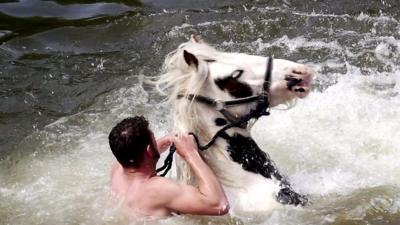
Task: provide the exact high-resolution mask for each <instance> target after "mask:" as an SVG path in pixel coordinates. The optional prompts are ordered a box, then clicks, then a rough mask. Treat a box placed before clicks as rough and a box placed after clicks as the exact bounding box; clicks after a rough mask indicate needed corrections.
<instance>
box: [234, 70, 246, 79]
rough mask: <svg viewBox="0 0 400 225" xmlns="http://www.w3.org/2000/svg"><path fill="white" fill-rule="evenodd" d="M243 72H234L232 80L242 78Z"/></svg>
mask: <svg viewBox="0 0 400 225" xmlns="http://www.w3.org/2000/svg"><path fill="white" fill-rule="evenodd" d="M243 72H244V71H243V70H235V71H233V72H232V74H231V77H232V78H233V79H238V78H239V77H240V76H242V73H243Z"/></svg>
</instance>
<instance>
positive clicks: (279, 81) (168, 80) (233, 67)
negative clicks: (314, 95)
mask: <svg viewBox="0 0 400 225" xmlns="http://www.w3.org/2000/svg"><path fill="white" fill-rule="evenodd" d="M164 70H165V72H166V73H165V74H164V75H162V76H161V79H160V81H159V84H161V85H162V86H163V87H164V88H166V89H170V90H172V92H170V93H169V94H170V97H171V99H172V100H176V99H177V97H178V96H188V95H198V96H204V97H207V98H209V99H213V100H220V101H231V100H236V99H242V98H247V97H250V96H257V95H260V94H262V92H263V83H264V81H265V74H266V70H267V58H265V57H260V56H252V55H246V54H240V53H226V52H220V51H217V50H216V49H214V48H212V47H210V46H209V45H207V44H205V43H204V42H202V41H201V40H199V39H198V38H194V37H192V39H191V41H189V42H187V43H184V44H182V45H181V46H180V47H179V48H178V49H177V50H175V51H174V52H172V53H170V54H169V55H168V56H167V59H166V61H165V64H164ZM311 79H312V72H311V70H310V69H309V68H308V67H306V66H304V65H301V64H297V63H294V62H291V61H287V60H280V59H275V60H274V63H273V69H272V83H271V89H270V96H269V98H270V99H269V100H270V102H271V106H276V105H278V104H281V103H285V102H288V101H290V100H292V99H295V98H296V97H300V98H302V97H305V96H306V95H307V94H308V93H309V90H310V82H311ZM179 101H180V102H181V104H179V105H182V104H184V105H185V106H179V107H182V108H185V109H184V110H185V111H187V110H188V108H189V107H188V106H190V104H192V105H193V103H191V101H188V100H187V99H179ZM200 105H201V104H200ZM254 106H255V102H250V101H249V102H246V103H245V104H241V105H236V106H234V107H230V108H229V109H228V110H229V113H230V114H232V115H235V116H236V115H237V116H242V115H244V114H246V113H248V112H249V110H250V109H251V108H252V107H254ZM200 107H201V109H202V110H203V111H207V113H208V114H210V113H212V112H213V111H214V112H216V111H215V109H212V108H210V107H208V106H206V105H204V104H203V105H201V106H200ZM208 108H209V109H208ZM216 113H218V112H216ZM192 116H194V115H192Z"/></svg>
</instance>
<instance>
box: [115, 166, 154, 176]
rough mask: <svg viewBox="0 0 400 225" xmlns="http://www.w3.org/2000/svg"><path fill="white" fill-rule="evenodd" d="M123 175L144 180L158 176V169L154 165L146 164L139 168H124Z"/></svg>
mask: <svg viewBox="0 0 400 225" xmlns="http://www.w3.org/2000/svg"><path fill="white" fill-rule="evenodd" d="M123 173H124V175H125V176H126V177H127V178H139V177H140V178H144V179H148V178H150V177H153V176H156V168H155V166H154V165H149V164H144V165H143V166H140V167H137V168H123Z"/></svg>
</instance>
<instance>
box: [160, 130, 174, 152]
mask: <svg viewBox="0 0 400 225" xmlns="http://www.w3.org/2000/svg"><path fill="white" fill-rule="evenodd" d="M174 138H175V137H174V136H173V135H170V134H168V135H166V136H164V137H162V138H160V139H158V140H157V149H158V152H159V153H160V154H161V153H163V152H164V151H165V150H167V149H168V147H170V146H171V145H172V143H173V142H174Z"/></svg>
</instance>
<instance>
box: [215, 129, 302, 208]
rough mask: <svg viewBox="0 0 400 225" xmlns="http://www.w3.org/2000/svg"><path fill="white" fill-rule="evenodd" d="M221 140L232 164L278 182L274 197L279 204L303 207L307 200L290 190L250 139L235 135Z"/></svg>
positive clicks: (268, 158)
mask: <svg viewBox="0 0 400 225" xmlns="http://www.w3.org/2000/svg"><path fill="white" fill-rule="evenodd" d="M223 138H224V139H226V141H227V142H228V149H227V150H228V152H229V154H230V157H231V158H232V160H233V161H234V162H237V163H239V164H240V165H242V168H243V169H244V170H246V171H249V172H253V173H257V174H260V175H262V176H263V177H265V178H268V179H272V178H275V179H277V180H279V181H280V186H281V189H280V191H279V192H278V194H277V196H276V198H277V200H278V201H279V202H280V203H282V204H293V205H299V204H300V205H305V204H306V203H307V198H306V197H305V196H302V195H300V194H298V193H296V192H294V191H293V190H292V188H291V187H290V184H289V182H288V181H287V180H286V178H285V177H283V176H282V175H281V174H280V173H279V171H278V168H277V167H276V166H275V164H274V162H273V161H272V160H271V159H270V157H269V156H268V155H267V153H265V152H264V151H262V150H261V149H260V148H259V147H258V145H257V143H256V142H255V141H254V140H253V139H252V138H251V137H245V136H243V135H241V134H238V133H235V134H234V135H233V136H229V135H227V134H225V135H224V136H223Z"/></svg>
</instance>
